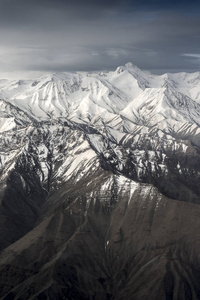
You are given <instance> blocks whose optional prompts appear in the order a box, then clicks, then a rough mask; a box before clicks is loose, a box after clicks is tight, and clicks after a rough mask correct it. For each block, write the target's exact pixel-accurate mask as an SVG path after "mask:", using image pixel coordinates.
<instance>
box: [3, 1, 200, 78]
mask: <svg viewBox="0 0 200 300" xmlns="http://www.w3.org/2000/svg"><path fill="white" fill-rule="evenodd" d="M127 62H132V63H133V64H134V65H136V66H138V67H139V68H141V69H143V70H148V71H150V72H152V73H154V74H163V73H165V72H182V71H186V72H194V71H200V0H188V1H185V0H182V1H181V0H173V1H172V0H168V1H166V0H101V1H99V0H0V76H1V78H2V77H8V76H12V75H14V76H15V75H16V74H24V76H25V75H27V74H28V75H27V77H28V76H34V74H39V73H45V72H76V71H89V72H93V71H100V70H114V69H116V68H117V67H118V66H120V65H124V64H125V63H127Z"/></svg>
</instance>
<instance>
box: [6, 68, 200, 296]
mask: <svg viewBox="0 0 200 300" xmlns="http://www.w3.org/2000/svg"><path fill="white" fill-rule="evenodd" d="M119 70H120V71H119ZM171 76H172V75H171ZM188 76H189V77H188V81H187V76H186V75H184V77H183V75H180V76H179V77H180V79H179V77H177V78H176V77H175V75H174V77H173V78H171V77H170V75H168V76H164V75H163V77H162V78H164V79H163V82H162V86H161V87H160V88H158V83H156V88H155V87H153V85H154V84H155V80H156V79H155V78H154V77H153V75H151V76H150V75H149V74H145V73H144V72H142V71H141V70H139V69H138V68H136V67H134V66H133V65H132V64H127V65H126V66H124V67H120V68H118V69H117V71H116V72H110V73H108V74H103V75H102V74H99V75H98V76H96V77H95V78H93V77H91V76H86V77H81V75H80V76H79V75H64V74H62V75H56V74H53V75H52V76H50V75H49V76H46V77H45V76H44V77H42V78H40V79H38V80H37V81H34V82H30V81H28V82H27V83H26V82H25V81H20V82H18V83H16V82H15V83H8V82H7V83H6V86H5V87H2V91H1V93H3V92H4V93H5V94H2V96H3V95H5V98H6V99H7V100H6V101H5V100H2V101H0V106H1V114H0V125H1V126H0V141H1V143H0V250H1V251H0V299H69V300H73V299H74V300H77V299H83V300H85V299H89V300H94V299H95V300H102V299H119V300H123V299H134V300H137V299H138V300H141V299H145V300H146V299H149V300H152V299H155V300H156V299H158V300H160V299H166V300H169V299H174V300H175V299H187V300H188V299H192V300H193V299H200V255H199V248H200V245H199V241H200V233H199V232H200V231H199V227H200V186H199V182H200V128H199V126H200V125H199V124H200V119H199V118H200V108H199V102H198V101H199V100H198V93H197V94H195V95H194V94H192V91H193V90H192V88H191V86H189V82H190V83H191V76H192V75H191V74H190V75H188ZM195 76H196V75H193V77H194V78H193V82H194V84H195V86H197V81H198V78H197V77H195ZM172 79H173V80H172ZM189 79H190V80H189ZM175 80H176V81H177V82H176V84H174V82H175ZM180 80H182V81H183V82H184V84H185V85H186V84H187V82H188V91H187V94H185V95H184V94H183V93H182V90H181V86H182V85H181V83H180ZM160 81H161V79H160V80H159V82H160ZM12 86H14V88H13V91H12V93H11V94H12V97H13V99H12V97H11V95H9V91H10V90H12ZM16 86H17V87H16ZM178 87H179V88H178ZM185 90H186V89H184V91H185ZM195 90H196V89H195ZM22 91H23V93H22ZM13 93H16V95H15V96H13ZM131 95H132V96H131ZM133 98H134V99H135V100H134V99H133ZM28 101H29V102H28ZM134 101H135V102H134ZM27 103H29V105H28V104H27Z"/></svg>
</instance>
